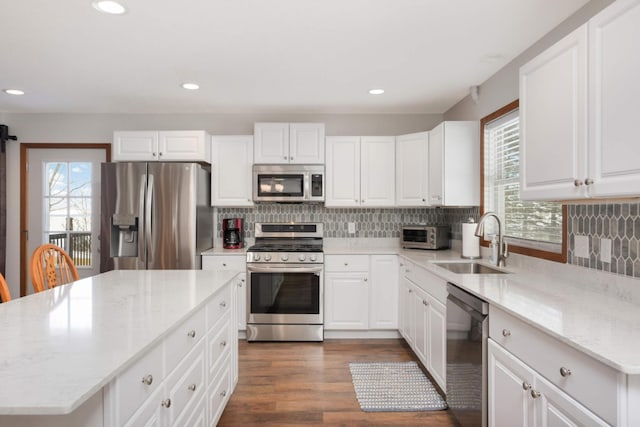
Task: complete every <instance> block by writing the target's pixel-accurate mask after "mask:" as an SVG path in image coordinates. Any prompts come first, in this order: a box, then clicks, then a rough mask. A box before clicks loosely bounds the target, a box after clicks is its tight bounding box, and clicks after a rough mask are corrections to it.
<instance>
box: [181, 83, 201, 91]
mask: <svg viewBox="0 0 640 427" xmlns="http://www.w3.org/2000/svg"><path fill="white" fill-rule="evenodd" d="M182 89H187V90H197V89H200V86H199V85H198V84H196V83H182Z"/></svg>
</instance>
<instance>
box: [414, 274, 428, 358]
mask: <svg viewBox="0 0 640 427" xmlns="http://www.w3.org/2000/svg"><path fill="white" fill-rule="evenodd" d="M412 286H413V287H412V291H413V292H411V302H410V304H412V305H413V307H412V309H411V313H412V314H413V319H411V320H410V321H411V326H410V331H411V334H412V335H413V351H414V352H415V353H416V355H417V356H418V359H420V361H421V362H422V364H423V365H424V366H425V368H427V370H428V366H429V364H428V362H427V359H428V358H429V347H428V343H429V338H428V335H429V306H428V303H427V293H426V292H425V291H423V290H422V289H421V288H420V287H419V286H416V285H415V284H412Z"/></svg>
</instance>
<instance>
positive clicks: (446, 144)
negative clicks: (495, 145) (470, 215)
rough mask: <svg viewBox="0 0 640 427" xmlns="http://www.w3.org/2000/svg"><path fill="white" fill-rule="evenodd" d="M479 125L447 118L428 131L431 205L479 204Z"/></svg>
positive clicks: (475, 122)
mask: <svg viewBox="0 0 640 427" xmlns="http://www.w3.org/2000/svg"><path fill="white" fill-rule="evenodd" d="M479 129H480V125H479V124H478V122H477V121H455V122H454V121H446V122H442V123H440V124H439V125H438V126H436V127H435V128H434V129H432V130H431V131H430V132H429V155H428V157H429V163H428V164H429V166H428V174H429V177H428V188H429V191H428V194H429V198H428V202H429V205H430V206H478V205H479V204H480V184H479V182H478V177H479V176H480V137H479V132H480V131H479Z"/></svg>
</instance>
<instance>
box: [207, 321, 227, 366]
mask: <svg viewBox="0 0 640 427" xmlns="http://www.w3.org/2000/svg"><path fill="white" fill-rule="evenodd" d="M230 323H231V317H230V316H229V315H227V316H225V318H224V319H222V321H221V322H220V323H218V324H216V326H215V327H214V328H213V329H212V330H211V331H210V332H209V335H208V336H207V350H208V356H207V357H208V361H207V370H208V371H209V378H211V379H213V378H214V377H215V376H216V370H217V369H219V367H220V363H219V362H220V360H222V359H223V358H225V357H226V355H227V354H228V353H229V351H230V349H231V344H232V343H231V339H232V338H231V325H230Z"/></svg>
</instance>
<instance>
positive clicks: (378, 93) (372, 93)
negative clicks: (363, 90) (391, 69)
mask: <svg viewBox="0 0 640 427" xmlns="http://www.w3.org/2000/svg"><path fill="white" fill-rule="evenodd" d="M369 93H370V94H371V95H382V94H383V93H384V89H371V90H370V91H369Z"/></svg>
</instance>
